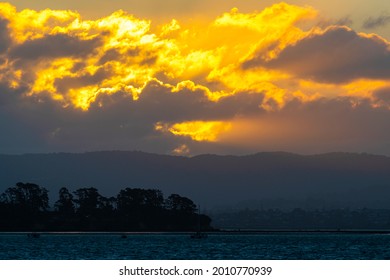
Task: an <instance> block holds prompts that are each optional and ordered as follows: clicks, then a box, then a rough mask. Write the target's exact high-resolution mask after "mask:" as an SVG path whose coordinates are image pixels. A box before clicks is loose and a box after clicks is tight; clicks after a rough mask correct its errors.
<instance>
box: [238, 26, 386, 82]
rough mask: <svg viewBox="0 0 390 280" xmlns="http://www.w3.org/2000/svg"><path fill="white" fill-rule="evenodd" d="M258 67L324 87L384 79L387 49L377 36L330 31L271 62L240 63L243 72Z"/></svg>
mask: <svg viewBox="0 0 390 280" xmlns="http://www.w3.org/2000/svg"><path fill="white" fill-rule="evenodd" d="M259 66H262V67H267V68H271V69H282V70H284V71H288V72H289V73H291V74H293V75H295V76H297V77H301V78H304V79H311V80H315V81H319V82H325V83H346V82H349V81H352V80H355V79H363V78H368V79H387V78H388V77H389V75H390V47H389V43H388V42H387V41H386V40H384V39H383V38H381V37H379V36H376V35H365V34H358V33H356V32H355V31H353V30H351V29H349V28H347V27H330V28H328V29H326V30H325V31H324V32H320V33H318V32H313V33H311V34H309V35H308V36H306V37H305V38H303V39H302V40H300V41H298V42H297V43H296V44H294V45H290V46H287V47H286V48H285V49H283V50H282V51H281V52H280V53H279V55H278V56H277V57H276V58H274V59H271V60H269V61H265V60H264V59H262V58H261V57H256V58H254V59H252V60H249V61H247V62H245V63H244V67H245V68H251V67H259Z"/></svg>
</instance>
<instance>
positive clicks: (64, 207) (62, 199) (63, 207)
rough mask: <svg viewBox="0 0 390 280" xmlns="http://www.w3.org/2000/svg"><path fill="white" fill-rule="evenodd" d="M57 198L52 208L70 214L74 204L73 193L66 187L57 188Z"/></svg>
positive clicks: (72, 211) (73, 210) (63, 213)
mask: <svg viewBox="0 0 390 280" xmlns="http://www.w3.org/2000/svg"><path fill="white" fill-rule="evenodd" d="M58 196H59V199H58V200H57V202H56V203H55V204H54V208H55V209H56V210H57V211H58V212H59V213H60V214H62V215H72V214H74V212H75V206H74V203H73V195H72V194H71V193H70V192H69V190H68V189H67V188H61V189H60V190H59V195H58Z"/></svg>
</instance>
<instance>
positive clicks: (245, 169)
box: [0, 151, 390, 209]
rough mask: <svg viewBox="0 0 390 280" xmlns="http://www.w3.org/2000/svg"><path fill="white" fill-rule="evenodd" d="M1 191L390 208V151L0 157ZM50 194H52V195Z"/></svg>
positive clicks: (207, 203)
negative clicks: (140, 193)
mask: <svg viewBox="0 0 390 280" xmlns="http://www.w3.org/2000/svg"><path fill="white" fill-rule="evenodd" d="M0 170H1V171H0V191H1V192H3V191H4V190H5V189H6V188H8V187H11V186H14V185H15V184H16V183H17V182H32V183H36V184H39V185H40V186H42V187H45V188H47V189H48V190H49V194H50V197H52V198H53V199H56V198H57V197H58V190H59V189H60V188H61V187H67V188H68V189H70V190H76V189H78V188H81V187H95V188H97V189H98V190H99V192H100V193H101V194H102V195H105V196H115V195H116V194H117V193H118V192H119V190H120V189H123V188H126V187H130V188H152V189H160V190H162V191H163V193H164V194H165V195H166V196H167V195H169V194H172V193H177V194H180V195H183V196H187V197H189V198H191V199H192V200H193V201H194V202H195V203H197V204H201V205H202V207H203V209H216V208H218V207H225V208H226V207H233V208H234V207H250V208H260V207H261V208H273V207H277V208H294V207H302V208H349V207H351V208H363V207H367V208H390V157H386V156H379V155H369V154H357V153H328V154H319V155H297V154H291V153H285V152H263V153H257V154H253V155H245V156H222V155H209V154H208V155H198V156H194V157H182V156H170V155H158V154H150V153H144V152H128V151H102V152H87V153H78V154H77V153H51V154H23V155H0ZM51 200H52V199H51Z"/></svg>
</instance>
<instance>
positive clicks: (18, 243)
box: [0, 233, 390, 260]
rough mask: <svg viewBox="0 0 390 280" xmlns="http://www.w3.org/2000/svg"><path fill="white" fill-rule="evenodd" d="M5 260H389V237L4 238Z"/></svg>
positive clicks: (0, 243)
mask: <svg viewBox="0 0 390 280" xmlns="http://www.w3.org/2000/svg"><path fill="white" fill-rule="evenodd" d="M0 259H25V260H30V259H43V260H55V259H60V260H68V259H71V260H79V259H94V260H103V259H109V260H115V259H270V260H272V259H292V260H302V259H304V260H310V259H315V260H318V259H334V260H337V259H351V260H358V259H364V260H370V259H390V235H387V234H358V233H356V234H346V233H267V234H265V233H262V234H209V236H208V237H207V238H205V239H191V238H190V235H189V234H129V235H127V238H121V236H120V235H119V234H42V235H41V236H40V237H39V238H29V237H27V235H26V234H22V233H12V234H11V233H2V234H0Z"/></svg>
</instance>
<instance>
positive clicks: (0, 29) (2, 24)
mask: <svg viewBox="0 0 390 280" xmlns="http://www.w3.org/2000/svg"><path fill="white" fill-rule="evenodd" d="M7 25H8V21H7V20H5V19H3V18H1V16H0V55H1V54H2V53H4V52H5V51H6V50H7V49H8V47H9V45H10V44H11V38H10V37H9V32H8V28H7Z"/></svg>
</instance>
